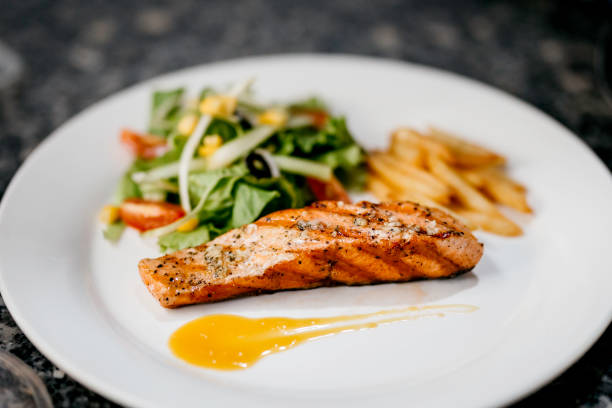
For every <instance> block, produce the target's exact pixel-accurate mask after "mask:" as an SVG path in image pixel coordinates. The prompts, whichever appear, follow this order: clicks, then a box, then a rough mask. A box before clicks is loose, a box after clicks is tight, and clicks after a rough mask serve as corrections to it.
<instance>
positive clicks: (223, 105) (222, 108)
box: [200, 95, 238, 116]
mask: <svg viewBox="0 0 612 408" xmlns="http://www.w3.org/2000/svg"><path fill="white" fill-rule="evenodd" d="M237 103H238V101H237V99H236V98H234V97H233V96H226V95H211V96H207V97H206V98H204V100H203V101H202V102H200V112H202V113H204V114H206V115H213V116H230V115H231V114H233V113H234V110H236V104H237Z"/></svg>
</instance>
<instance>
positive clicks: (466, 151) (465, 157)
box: [427, 126, 506, 167]
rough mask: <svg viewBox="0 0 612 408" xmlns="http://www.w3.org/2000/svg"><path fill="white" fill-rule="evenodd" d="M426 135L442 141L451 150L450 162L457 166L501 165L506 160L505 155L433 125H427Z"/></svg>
mask: <svg viewBox="0 0 612 408" xmlns="http://www.w3.org/2000/svg"><path fill="white" fill-rule="evenodd" d="M427 136H429V137H430V138H432V139H434V140H436V141H438V142H440V143H443V144H444V145H446V146H447V147H448V148H449V149H450V150H452V153H453V154H452V159H451V161H450V163H452V164H453V165H455V166H458V167H479V166H492V165H501V164H504V163H505V162H506V158H505V157H503V156H500V155H499V154H497V153H495V152H492V151H490V150H487V149H485V148H484V147H481V146H478V145H476V144H473V143H470V142H466V141H465V140H462V139H460V138H458V137H457V136H454V135H451V134H450V133H448V132H445V131H443V130H441V129H438V128H435V127H433V126H430V127H429V133H428V134H427Z"/></svg>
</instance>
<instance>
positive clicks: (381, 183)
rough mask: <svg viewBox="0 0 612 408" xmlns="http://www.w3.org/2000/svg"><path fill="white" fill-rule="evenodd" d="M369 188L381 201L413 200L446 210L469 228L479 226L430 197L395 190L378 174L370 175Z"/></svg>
mask: <svg viewBox="0 0 612 408" xmlns="http://www.w3.org/2000/svg"><path fill="white" fill-rule="evenodd" d="M368 190H369V191H370V192H371V193H372V194H374V196H375V197H376V198H378V199H379V200H380V201H412V202H415V203H418V204H422V205H425V206H427V207H431V208H437V209H439V210H442V211H445V212H447V213H449V214H450V215H452V216H453V217H455V218H456V219H458V220H459V221H460V222H461V223H463V224H464V225H465V226H466V227H468V228H469V229H476V228H477V226H476V224H474V223H473V222H472V221H470V220H469V219H467V218H465V217H463V216H461V215H460V214H457V213H456V212H454V211H453V210H451V209H450V208H448V207H445V206H443V205H441V204H439V203H437V202H435V201H433V200H432V199H430V198H427V197H425V196H424V195H421V194H419V193H417V192H414V191H410V192H409V191H405V190H400V191H394V190H393V189H392V188H391V187H390V186H388V185H387V184H386V183H385V180H383V179H382V178H380V177H379V176H377V175H370V176H369V177H368Z"/></svg>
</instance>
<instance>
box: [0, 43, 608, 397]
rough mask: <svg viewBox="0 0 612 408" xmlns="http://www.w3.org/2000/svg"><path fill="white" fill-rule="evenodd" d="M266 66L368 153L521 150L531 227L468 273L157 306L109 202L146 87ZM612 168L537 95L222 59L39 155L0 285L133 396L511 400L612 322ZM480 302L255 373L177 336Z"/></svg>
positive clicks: (175, 77)
mask: <svg viewBox="0 0 612 408" xmlns="http://www.w3.org/2000/svg"><path fill="white" fill-rule="evenodd" d="M253 75H254V76H256V78H257V82H256V91H257V93H258V95H259V96H261V97H262V98H265V99H279V100H280V99H282V100H287V99H290V98H294V97H303V96H309V95H312V94H316V95H320V96H321V97H323V98H324V99H325V100H326V101H328V102H329V104H330V106H332V107H333V109H335V110H336V111H337V112H342V113H344V114H346V115H347V116H348V120H349V122H348V123H349V126H350V129H351V130H352V131H353V133H354V134H355V137H356V138H357V139H358V140H359V141H360V142H361V143H363V144H364V145H365V146H366V147H368V148H374V147H382V146H385V145H386V143H387V138H388V135H389V131H390V130H392V129H393V128H394V127H396V126H398V125H415V126H419V125H423V124H427V123H432V124H436V125H438V126H440V127H442V128H447V129H452V130H454V131H456V132H458V133H459V134H462V135H465V136H466V137H468V138H470V139H473V140H475V141H477V142H479V143H482V144H483V145H486V146H489V147H491V148H493V149H495V150H497V151H499V152H502V153H503V154H505V155H507V156H508V158H509V160H510V172H511V174H512V176H514V177H516V179H518V180H520V181H522V182H524V183H525V184H527V186H528V187H529V191H530V194H529V201H530V202H531V203H532V204H533V207H534V209H535V217H533V218H532V219H525V220H524V221H523V225H524V228H525V235H524V236H523V237H521V238H514V239H505V238H500V237H496V236H492V235H488V234H481V233H479V234H478V236H479V238H480V239H481V240H482V241H483V242H484V243H485V255H484V258H483V259H482V261H481V263H480V264H479V265H478V266H477V268H476V269H475V270H474V273H471V274H467V275H465V276H462V277H460V278H457V279H453V280H444V281H432V282H416V283H407V284H390V285H379V286H372V287H354V288H325V289H316V290H310V291H302V292H290V293H279V294H273V295H264V296H259V297H251V298H245V299H240V300H233V301H228V302H222V303H218V304H213V305H200V306H193V307H187V308H183V309H180V310H171V311H169V310H164V309H162V308H161V307H160V306H159V305H158V304H156V302H155V301H154V300H153V298H152V297H151V296H150V295H149V294H148V293H147V292H146V290H145V288H144V286H143V285H142V283H141V282H140V280H139V277H138V275H137V270H136V263H137V261H138V259H139V258H141V257H142V256H149V255H154V254H155V252H156V251H155V249H153V248H151V247H148V246H146V245H145V244H143V242H142V241H141V240H140V239H138V237H137V236H136V234H128V235H127V236H125V237H124V239H123V240H122V242H121V244H120V245H119V246H118V247H113V246H112V245H110V244H108V243H107V242H105V241H104V240H103V239H102V238H101V233H100V226H99V225H98V224H97V223H96V221H95V218H96V213H97V211H98V209H99V208H100V206H101V205H102V204H103V203H104V202H105V200H106V199H107V198H108V197H109V195H110V193H111V191H112V189H113V187H114V185H115V182H116V181H117V179H118V177H119V175H120V174H121V172H122V171H123V170H124V168H125V167H126V166H127V164H128V162H129V157H128V155H127V154H126V153H125V152H124V151H123V149H122V148H121V147H120V146H119V144H118V142H117V135H118V132H119V129H121V128H122V127H124V126H127V127H132V128H135V129H142V128H144V127H145V123H146V121H147V116H148V107H149V98H150V95H151V91H152V90H154V89H156V88H168V87H174V86H179V85H188V86H189V87H190V90H191V91H192V92H193V93H194V94H195V93H196V92H197V90H198V89H200V88H201V87H202V86H204V85H209V84H212V85H216V86H220V85H223V84H227V83H229V82H232V81H235V80H239V79H243V78H246V77H249V76H253ZM610 181H611V179H610V175H609V173H608V171H607V170H606V169H605V167H604V166H603V165H602V164H601V162H599V161H598V160H597V158H596V157H595V156H594V155H593V154H592V153H591V152H590V151H589V150H588V149H587V148H586V147H585V146H584V145H583V144H582V143H581V142H580V141H579V140H578V139H577V138H576V137H574V136H572V134H571V133H569V132H568V131H567V130H566V129H564V128H563V127H561V126H560V125H559V124H558V123H556V122H554V121H553V120H551V119H550V118H548V117H547V116H545V115H543V114H542V113H540V112H538V111H536V110H535V109H533V108H531V107H529V106H527V105H526V104H524V103H522V102H520V101H518V100H516V99H514V98H512V97H510V96H508V95H506V94H503V93H501V92H499V91H496V90H494V89H491V88H489V87H486V86H483V85H481V84H478V83H475V82H473V81H470V80H466V79H463V78H460V77H457V76H455V75H451V74H447V73H443V72H440V71H436V70H432V69H429V68H424V67H419V66H414V65H410V64H405V63H399V62H392V61H385V60H377V59H371V58H361V57H349V56H319V55H295V56H279V57H261V58H249V59H243V60H237V61H230V62H223V63H218V64H212V65H207V66H202V67H197V68H192V69H188V70H184V71H180V72H177V73H174V74H170V75H165V76H162V77H160V78H157V79H154V80H152V81H148V82H145V83H143V84H140V85H138V86H135V87H132V88H130V89H128V90H126V91H123V92H120V93H119V94H117V95H115V96H113V97H111V98H108V99H106V100H105V101H103V102H101V103H99V104H96V105H95V106H94V107H91V108H89V109H87V110H86V111H85V112H83V113H81V114H79V115H78V116H77V117H75V118H74V119H72V120H70V121H69V122H68V123H66V124H65V125H64V126H62V127H61V128H60V129H58V130H57V131H56V132H54V134H53V135H52V136H51V137H49V138H48V139H47V140H46V141H45V142H44V143H43V144H42V145H41V146H40V147H39V148H38V149H37V150H36V151H35V152H34V153H33V154H32V155H31V156H30V158H29V159H28V160H27V161H26V163H25V164H24V165H23V167H22V168H21V169H20V170H19V172H18V174H17V175H16V176H15V178H14V180H13V182H12V183H11V185H10V187H9V189H8V190H7V192H6V195H5V197H4V200H3V202H2V207H1V209H0V289H1V291H2V296H3V298H4V301H5V302H6V304H7V306H8V307H9V310H10V311H11V314H12V315H13V317H14V318H15V320H16V321H17V323H18V324H19V327H20V328H21V329H22V330H23V331H24V333H25V334H26V335H27V336H28V338H29V339H30V340H31V341H32V342H33V343H34V344H35V345H36V346H37V347H38V348H39V349H40V350H41V351H42V352H43V353H44V354H45V355H46V356H47V357H49V359H51V360H52V361H53V362H54V363H56V364H57V365H58V366H59V367H61V368H62V369H63V370H65V371H66V372H68V373H69V374H70V375H71V376H72V377H74V378H76V379H77V380H79V381H80V382H82V383H83V384H85V385H86V386H88V387H90V388H92V389H93V390H95V391H97V392H99V393H101V394H103V395H105V396H106V397H108V398H110V399H112V400H115V401H117V402H120V403H123V404H127V405H131V406H147V407H152V406H181V405H185V404H197V405H205V404H209V403H210V404H212V405H214V406H239V404H241V405H244V404H248V405H249V406H262V407H263V406H265V407H284V406H289V404H291V406H296V407H301V406H304V407H306V406H308V407H311V406H313V404H314V406H320V405H322V404H326V405H334V406H347V407H348V406H350V407H359V406H372V405H375V404H390V403H393V402H394V403H395V404H396V405H398V404H401V405H402V406H409V405H413V406H421V407H424V406H441V405H443V404H444V405H450V406H490V405H497V404H505V403H509V402H511V401H513V400H516V399H517V398H519V397H521V396H523V395H525V394H526V393H529V392H531V391H533V390H535V389H536V388H538V387H540V386H541V385H543V384H544V383H545V382H547V381H550V380H551V379H552V378H553V377H554V376H556V375H557V374H559V373H560V372H561V371H562V370H564V369H565V368H566V367H568V365H570V364H571V363H572V362H574V361H575V360H576V359H578V358H579V357H580V356H581V355H582V354H583V353H584V352H585V351H586V350H587V349H588V347H589V346H590V345H591V344H592V343H593V342H594V341H595V340H596V339H597V337H598V336H599V335H600V334H601V332H602V331H603V330H604V329H605V327H606V326H607V324H608V323H609V321H610V318H611V311H612V298H611V297H610V296H609V288H610V287H611V286H612V274H611V273H610V271H611V270H612V261H611V259H612V258H611V257H610V256H609V252H610V250H611V249H612V248H611V245H610V238H609V237H610V231H612V217H610V216H609V210H610V208H611V206H612V183H611V182H610ZM451 303H463V304H473V305H476V306H478V307H479V308H480V309H479V310H478V311H477V312H475V313H472V314H467V315H451V316H447V317H446V318H439V319H435V318H429V319H421V320H417V321H411V322H404V323H395V324H389V325H386V326H382V327H379V328H377V329H374V330H366V331H360V332H354V333H346V334H342V335H338V336H335V337H332V338H326V339H321V340H318V341H315V342H310V343H308V344H305V345H302V346H300V347H298V348H296V349H293V350H290V351H288V352H284V353H279V354H275V355H272V356H270V357H267V358H265V359H264V360H262V361H261V362H260V363H258V364H257V365H255V366H254V367H252V368H251V369H248V370H244V371H239V372H215V371H210V370H205V369H200V368H197V367H193V366H189V365H187V364H185V363H183V362H182V361H180V360H177V359H176V358H174V357H173V356H172V355H171V354H170V352H169V351H168V349H167V347H166V341H167V338H168V336H169V335H170V333H171V332H172V331H173V330H174V329H175V328H177V327H179V326H180V325H181V324H183V323H184V322H187V321H188V320H190V319H192V318H195V317H197V316H201V315H203V314H208V313H218V312H225V313H239V314H244V315H250V316H264V315H265V316H270V315H275V316H322V315H333V314H338V313H354V312H356V311H366V310H372V311H374V310H380V309H384V308H389V307H393V306H404V305H412V304H451Z"/></svg>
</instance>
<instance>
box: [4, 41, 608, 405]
mask: <svg viewBox="0 0 612 408" xmlns="http://www.w3.org/2000/svg"><path fill="white" fill-rule="evenodd" d="M297 59H306V60H308V59H314V60H337V61H339V60H344V61H352V62H368V63H375V64H379V65H381V66H395V67H397V68H408V69H411V70H413V71H414V70H418V71H421V72H429V73H432V72H433V73H434V74H436V75H439V76H445V77H448V78H450V79H452V80H454V81H459V82H463V83H466V84H469V85H470V87H476V88H478V89H479V90H483V91H487V92H489V93H492V94H494V95H495V96H496V97H502V98H505V99H506V100H509V101H511V102H512V103H514V104H517V103H518V104H519V105H521V106H522V107H523V108H525V109H527V110H529V111H531V112H532V113H536V114H537V116H538V118H539V119H540V120H546V121H548V122H549V123H551V124H553V125H554V126H555V127H556V128H557V129H558V130H559V131H561V132H563V133H565V134H566V136H567V138H568V139H570V140H572V141H573V142H575V144H576V146H581V148H582V150H583V151H584V152H586V153H587V154H588V155H589V156H590V158H591V162H592V164H593V165H596V166H597V167H599V171H603V173H606V174H607V175H608V180H609V181H610V182H611V183H610V184H609V187H610V190H611V191H612V174H611V173H610V172H609V171H608V168H607V166H606V165H605V163H604V162H603V161H602V160H601V159H600V158H599V157H598V156H597V155H596V154H595V152H594V151H593V150H592V149H591V148H590V147H589V146H588V145H587V143H586V142H585V141H584V140H583V139H581V138H580V137H578V136H577V135H576V134H574V133H573V132H572V131H571V130H569V129H568V128H566V127H565V126H564V125H563V124H562V123H561V122H560V121H558V120H557V119H556V118H554V117H552V116H550V115H549V114H547V113H546V112H543V111H542V110H540V109H539V108H537V107H535V106H533V105H532V104H530V103H528V102H526V101H524V100H522V99H520V98H518V97H517V96H515V95H513V94H511V93H509V92H507V91H504V90H502V89H499V88H496V87H495V86H493V85H490V84H487V83H484V82H481V81H479V80H477V79H474V78H472V77H468V76H464V75H461V74H457V73H454V72H452V71H447V70H444V69H442V68H438V67H433V66H428V65H425V64H420V63H415V62H411V61H403V60H397V59H392V58H385V57H378V56H372V55H358V54H347V53H281V54H262V55H253V56H244V57H239V58H231V59H224V60H219V61H214V62H208V63H202V64H198V65H194V66H189V67H185V68H181V69H178V70H174V71H170V72H166V73H163V74H160V75H156V76H154V77H152V78H148V79H146V80H143V81H139V82H136V83H134V84H131V85H129V86H127V87H125V88H122V89H120V90H118V91H116V92H113V93H112V94H110V95H107V96H106V97H104V98H102V99H100V100H98V101H96V102H94V103H92V104H91V105H89V106H87V107H85V108H84V109H82V110H81V111H79V112H78V113H76V114H75V115H73V116H71V117H70V118H69V119H68V120H66V121H65V122H63V123H62V124H61V125H59V126H58V127H57V128H56V129H54V130H53V131H52V132H51V133H50V134H49V135H48V136H47V137H45V138H44V139H43V140H42V141H41V142H40V143H39V144H38V145H37V146H36V147H35V148H34V149H33V150H32V151H31V152H30V154H29V155H28V156H27V158H26V159H25V160H24V161H23V163H22V164H21V165H20V166H19V168H18V170H17V171H16V172H15V174H14V175H13V177H12V178H11V180H10V182H9V184H8V186H7V188H6V190H5V192H4V195H3V197H2V200H1V202H0V220H1V219H2V218H3V216H4V213H5V211H6V207H7V206H8V204H7V203H8V202H9V201H10V199H11V197H12V195H13V191H14V190H15V189H16V187H15V186H16V185H17V184H18V183H20V180H21V178H22V176H23V174H24V173H25V170H26V169H27V168H29V167H30V166H32V165H33V164H32V163H34V162H36V161H37V158H38V156H39V155H41V154H43V153H44V151H45V150H46V149H47V147H48V146H49V145H50V144H52V143H56V141H57V140H58V139H59V138H61V134H62V133H63V129H64V128H66V127H69V126H70V125H71V124H72V123H74V122H77V121H79V120H80V119H81V118H82V117H84V116H86V115H88V114H89V113H90V112H92V111H94V110H96V109H97V108H98V107H99V106H101V105H104V104H107V103H108V102H111V101H112V100H115V99H120V98H122V97H124V95H125V94H127V93H129V92H131V91H133V90H135V89H137V88H141V87H147V86H151V85H154V84H155V83H157V82H161V81H164V80H167V79H170V78H171V77H173V76H177V75H185V74H189V73H190V72H197V71H199V70H203V69H209V68H214V67H222V66H227V65H233V64H245V63H246V64H248V63H261V62H268V63H274V62H277V61H285V62H286V61H288V60H297ZM576 142H577V143H576ZM4 275H5V272H4V270H3V269H2V268H0V293H1V294H2V299H3V300H4V303H5V305H6V307H7V309H8V311H9V313H10V315H11V317H12V319H13V320H14V321H15V323H16V324H17V325H18V327H19V328H20V330H21V331H22V332H23V334H24V335H25V336H26V337H27V339H28V340H29V341H30V342H31V343H32V344H33V345H34V346H35V347H36V348H37V350H38V351H39V352H40V353H41V354H43V355H44V356H45V357H46V358H48V359H49V360H50V361H51V362H52V363H53V364H55V365H56V366H57V367H59V368H60V369H62V370H63V371H65V372H66V373H67V374H69V375H70V376H71V377H72V378H73V379H74V380H76V381H77V382H79V383H80V384H82V385H84V386H85V387H86V388H88V389H90V390H92V391H94V392H96V393H98V394H100V395H102V396H103V397H105V398H108V399H109V400H111V401H114V402H117V403H120V404H128V405H130V406H133V405H135V406H144V405H146V404H145V400H144V399H141V398H139V397H136V394H134V393H131V392H129V391H124V390H122V389H121V388H119V387H116V386H114V385H113V384H112V383H109V382H107V381H106V380H104V379H100V378H99V376H96V375H95V374H92V373H89V372H88V370H87V369H83V368H79V365H78V364H74V363H72V362H71V361H70V358H65V356H63V354H62V353H58V352H56V351H55V349H54V348H53V347H52V346H51V345H50V344H48V342H47V341H46V340H45V339H44V336H43V335H41V333H39V330H37V329H36V328H35V327H34V326H35V325H32V324H30V322H28V320H27V319H26V318H24V317H23V316H22V315H21V311H20V308H19V306H18V302H17V301H16V300H15V299H14V298H13V297H12V296H11V294H10V292H9V291H8V288H7V287H6V282H5V279H4ZM611 321H612V302H610V305H609V307H608V311H607V317H606V318H605V319H603V320H601V321H598V322H595V323H596V324H594V323H592V325H591V327H592V330H590V331H589V333H590V334H591V336H588V338H586V340H585V341H583V342H582V343H580V344H576V345H575V347H574V352H573V353H572V357H571V358H566V359H564V360H563V361H560V362H558V363H557V364H556V365H554V364H549V369H548V370H547V371H548V375H546V376H544V375H543V376H541V377H540V381H535V382H533V383H532V384H531V385H530V386H528V387H524V388H523V390H522V392H517V393H515V394H514V395H513V396H511V397H507V398H506V399H505V400H502V401H499V403H500V404H503V405H507V404H511V403H514V402H517V401H518V400H520V399H522V398H525V397H526V396H528V395H530V394H532V393H533V392H535V391H536V390H538V389H540V388H541V387H542V386H544V385H546V384H548V383H549V382H550V381H552V380H553V379H554V378H556V377H558V376H559V375H560V374H562V373H563V372H564V371H566V370H567V369H568V368H569V367H571V366H572V365H573V364H575V363H576V362H577V361H578V360H580V359H581V358H582V357H583V356H584V354H585V353H586V352H587V351H588V350H589V349H590V348H591V347H592V346H593V345H594V344H595V343H596V342H597V340H598V339H599V338H600V337H601V335H602V334H603V333H604V331H605V330H606V328H607V327H608V326H609V325H610V322H611Z"/></svg>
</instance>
